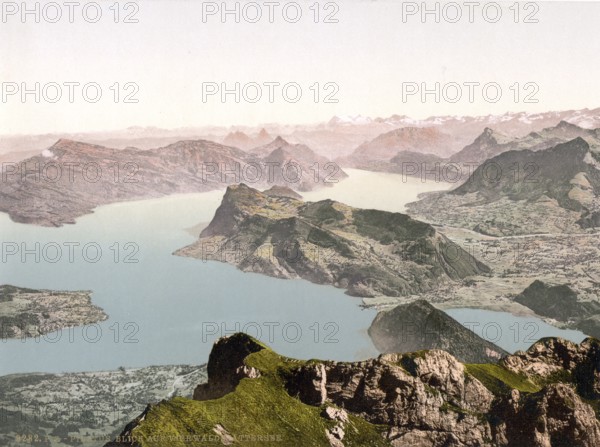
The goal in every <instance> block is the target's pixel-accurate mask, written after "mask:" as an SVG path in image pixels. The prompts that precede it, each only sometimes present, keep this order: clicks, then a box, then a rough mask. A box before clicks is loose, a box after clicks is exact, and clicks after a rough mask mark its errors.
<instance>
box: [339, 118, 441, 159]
mask: <svg viewBox="0 0 600 447" xmlns="http://www.w3.org/2000/svg"><path fill="white" fill-rule="evenodd" d="M451 142H452V137H450V136H449V135H447V134H445V133H443V132H441V131H439V130H438V129H436V128H434V127H423V128H421V127H403V128H400V129H395V130H392V131H390V132H386V133H384V134H381V135H379V136H378V137H376V138H374V139H373V140H371V141H369V142H366V143H363V144H361V145H360V146H358V147H357V148H356V149H355V150H354V152H352V154H350V155H349V156H347V157H343V158H340V159H339V162H340V164H341V165H342V166H349V167H353V168H364V167H368V166H369V164H371V163H373V162H377V161H389V160H390V159H391V158H393V157H394V156H396V155H397V154H398V152H403V151H410V152H416V153H420V154H433V155H437V156H447V155H449V154H450V153H451V150H450V149H449V148H450V146H451Z"/></svg>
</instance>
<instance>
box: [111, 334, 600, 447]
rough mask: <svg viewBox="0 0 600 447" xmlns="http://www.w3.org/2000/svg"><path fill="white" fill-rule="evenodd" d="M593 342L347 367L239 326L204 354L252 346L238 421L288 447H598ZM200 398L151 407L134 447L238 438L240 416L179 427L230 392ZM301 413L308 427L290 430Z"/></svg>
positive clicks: (224, 364) (218, 357)
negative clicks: (288, 353) (479, 357)
mask: <svg viewBox="0 0 600 447" xmlns="http://www.w3.org/2000/svg"><path fill="white" fill-rule="evenodd" d="M599 343H600V342H598V340H595V339H587V340H585V341H584V342H583V343H582V344H580V345H576V344H573V343H570V342H567V341H564V340H561V339H546V340H542V341H540V342H538V343H536V344H535V345H533V346H532V347H531V348H530V349H529V350H528V351H527V352H521V353H517V354H516V355H514V356H508V357H506V358H505V359H503V360H502V362H500V363H499V364H497V365H471V364H467V365H465V364H463V363H461V362H459V361H458V360H457V359H456V358H454V357H453V356H452V355H450V354H448V353H447V352H444V351H441V350H431V351H421V352H417V353H411V354H384V355H381V356H380V357H378V358H377V359H372V360H367V361H363V362H354V363H344V362H327V361H316V360H311V361H308V362H302V361H297V360H292V359H286V358H283V357H278V356H277V355H276V354H275V353H273V352H272V351H270V350H269V349H268V348H263V347H262V346H261V345H260V344H259V343H257V342H256V341H254V340H252V339H251V338H250V337H248V336H246V335H241V334H237V335H234V336H232V337H229V338H227V339H225V340H220V341H219V342H217V344H216V345H215V349H216V350H217V351H218V354H215V355H212V354H211V360H210V362H214V364H213V365H212V368H213V371H216V370H217V369H219V372H220V374H221V375H223V376H226V377H230V378H231V377H235V376H236V375H237V371H238V370H239V368H240V364H239V363H240V360H243V359H242V357H243V353H248V352H251V353H250V354H248V355H247V357H246V358H245V360H243V362H244V363H245V364H246V366H251V365H254V366H255V367H256V365H262V366H258V367H257V368H258V369H259V370H260V374H261V375H260V376H258V377H257V378H249V379H247V380H250V381H253V382H254V383H255V385H253V386H250V385H246V386H244V387H243V388H244V390H243V391H239V387H240V386H241V384H240V385H238V388H236V389H233V390H231V393H233V396H232V398H231V399H230V401H231V400H232V399H233V400H234V401H236V402H238V405H241V406H243V408H242V409H241V411H242V412H243V414H244V418H247V420H248V421H253V422H252V424H253V425H256V426H257V427H262V426H269V427H277V429H278V430H283V433H284V434H285V435H286V436H287V435H289V436H290V437H293V438H294V439H295V441H293V442H292V443H293V444H294V445H298V444H300V445H322V446H333V447H343V446H345V445H387V446H396V447H400V446H407V445H410V446H416V447H446V446H456V447H476V446H490V447H491V446H495V447H498V446H505V447H523V446H527V447H565V446H577V447H595V446H597V445H600V422H599V421H598V418H597V416H596V414H595V412H594V408H595V407H596V408H597V406H598V403H599V401H598V397H600V396H599V395H598V387H597V383H598V367H599V365H600V350H599V349H598V346H599ZM259 348H260V349H259ZM255 349H258V351H255ZM238 350H239V353H236V351H238ZM224 357H227V358H229V357H231V358H232V360H231V361H225V360H224ZM217 362H219V363H218V364H219V367H218V368H217ZM541 365H547V367H542V366H541ZM209 368H211V365H210V363H209ZM222 368H225V369H222ZM226 368H230V370H227V369H226ZM228 383H233V382H228ZM247 383H248V384H249V383H250V382H247ZM211 384H212V385H211ZM496 385H501V386H496ZM211 386H215V387H216V388H217V391H218V392H216V393H215V395H219V394H221V392H222V391H223V388H222V385H221V384H220V383H217V382H214V381H213V382H211V381H209V384H208V387H209V388H210V387H211ZM265 387H270V388H265ZM280 387H282V388H283V390H284V391H283V393H282V390H281V388H280ZM251 390H255V391H254V392H256V393H265V392H267V390H269V391H268V393H270V394H271V395H273V396H279V398H281V399H283V400H282V401H277V402H278V403H277V404H275V405H279V407H278V408H277V409H276V411H275V412H270V410H269V408H268V407H265V406H264V405H262V404H260V403H258V402H261V401H262V400H265V399H267V398H268V397H267V395H265V394H261V396H262V397H261V398H260V400H255V399H257V398H258V397H255V396H253V395H252V394H251V393H252V391H251ZM238 393H243V394H241V395H240V397H242V396H243V399H242V400H240V399H239V398H236V395H237V394H238ZM249 393H250V394H249ZM236 399H237V400H236ZM190 402H191V401H190ZM209 403H210V407H209V406H208V404H209ZM206 404H207V406H206V407H202V406H198V405H202V402H196V403H194V404H190V406H191V408H190V410H189V411H190V412H191V413H188V410H186V406H187V405H188V404H186V402H185V401H182V400H179V401H178V402H176V403H174V404H173V405H174V409H173V410H171V409H170V406H169V405H170V404H169V403H161V404H159V405H158V406H154V407H151V408H149V409H148V410H147V411H146V412H145V413H144V415H143V416H142V417H141V418H138V419H137V420H136V421H134V422H133V423H132V424H130V425H129V426H128V427H127V429H126V431H125V432H124V433H125V434H127V435H128V436H129V437H130V439H136V440H137V442H138V444H137V445H140V446H142V447H146V446H152V445H155V444H152V442H151V439H152V438H148V437H149V436H150V435H151V434H153V435H154V436H156V435H157V434H160V433H161V427H162V428H163V429H164V432H165V433H166V432H168V433H171V434H172V433H173V427H181V428H179V430H182V429H183V430H185V434H187V435H190V434H191V435H193V434H196V433H205V432H206V431H207V430H209V429H210V430H211V431H213V432H216V430H218V431H219V433H221V434H226V435H227V439H228V440H231V441H232V442H233V440H236V436H237V432H239V431H240V430H244V426H239V425H238V426H236V422H238V420H237V419H227V418H226V416H221V417H218V416H214V415H213V416H210V417H209V418H208V421H209V422H208V423H207V424H208V425H203V422H202V421H201V420H198V419H191V420H188V419H186V420H185V421H183V422H182V423H183V425H182V423H179V422H178V420H179V419H178V418H182V417H185V415H187V414H201V413H199V412H205V411H206V412H209V411H214V409H215V408H218V406H219V405H225V404H226V400H224V399H220V400H217V401H210V402H207V403H206ZM298 405H300V407H298ZM192 409H193V411H192ZM211 414H212V413H211ZM217 414H218V413H217ZM265 418H267V419H268V420H266V421H265ZM269 418H274V419H273V421H271V420H270V419H269ZM306 418H309V419H310V421H311V422H310V424H312V425H311V427H315V430H316V431H312V430H309V429H308V428H307V427H306V426H304V428H303V430H304V432H303V431H302V430H300V429H299V428H298V427H300V426H302V424H303V422H305V421H306ZM157 424H158V425H157ZM265 424H266V425H265ZM272 424H275V425H272ZM240 427H241V428H240ZM317 427H325V428H324V429H323V428H317ZM250 428H251V427H249V426H248V427H245V429H246V430H247V429H250ZM372 430H375V431H372ZM309 431H310V433H309ZM175 432H176V431H175ZM374 433H379V434H378V435H374ZM355 436H359V438H358V439H361V441H357V438H356V437H355ZM369 436H374V437H370V438H369ZM121 439H122V438H121ZM148 439H150V441H148ZM365 439H369V441H365ZM244 444H245V443H244V442H240V445H244ZM113 445H133V444H132V443H129V444H128V443H127V442H121V443H120V444H113ZM174 445H180V444H174ZM181 445H182V444H181ZM290 445H292V444H290Z"/></svg>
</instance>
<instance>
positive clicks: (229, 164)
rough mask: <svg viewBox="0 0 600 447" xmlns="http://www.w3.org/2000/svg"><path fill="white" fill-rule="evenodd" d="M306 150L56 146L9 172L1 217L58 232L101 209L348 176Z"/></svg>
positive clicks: (0, 195) (185, 144)
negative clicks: (248, 185)
mask: <svg viewBox="0 0 600 447" xmlns="http://www.w3.org/2000/svg"><path fill="white" fill-rule="evenodd" d="M311 154H314V152H312V151H311V150H310V149H308V148H307V149H306V151H305V153H304V155H305V157H303V158H302V159H299V158H294V157H292V156H288V154H287V153H283V152H282V153H280V154H279V155H280V156H279V157H277V154H270V155H269V156H267V157H264V158H263V157H260V156H256V155H253V154H249V153H247V152H245V151H242V150H241V149H237V148H235V147H229V146H223V145H221V144H218V143H214V142H211V141H205V140H194V141H180V142H177V143H174V144H171V145H168V146H166V147H161V148H157V149H148V150H140V149H136V148H128V149H122V150H118V149H111V148H107V147H103V146H98V145H93V144H88V143H83V142H77V141H71V140H64V139H62V140H59V141H58V142H56V143H55V144H54V145H53V146H51V147H50V148H48V149H46V150H44V151H43V152H42V153H41V154H40V155H37V156H35V157H31V158H28V159H27V160H25V161H23V162H22V163H19V164H14V165H11V166H7V167H5V168H4V171H3V181H2V183H1V184H0V211H2V212H6V213H8V214H9V216H10V217H11V219H13V220H14V221H17V222H23V223H32V224H37V225H43V226H61V225H63V224H65V223H74V222H75V219H76V218H77V217H79V216H82V215H84V214H88V213H90V212H92V210H93V209H94V208H95V207H97V206H100V205H105V204H108V203H114V202H121V201H126V200H133V199H144V198H153V197H162V196H165V195H170V194H177V193H190V192H204V191H211V190H215V189H222V188H225V187H226V186H227V185H229V184H234V183H239V182H241V181H246V182H252V183H253V184H256V185H260V186H274V185H278V186H287V187H290V188H293V189H296V190H300V191H308V190H311V189H314V188H318V187H322V186H331V185H332V184H333V183H335V182H337V181H339V180H341V179H342V178H344V177H345V176H346V174H345V173H344V172H343V171H342V170H340V169H336V170H334V171H333V172H329V171H326V170H325V169H315V165H316V166H321V164H324V163H326V162H328V160H325V159H324V158H323V157H320V156H317V155H316V154H315V155H314V159H311Z"/></svg>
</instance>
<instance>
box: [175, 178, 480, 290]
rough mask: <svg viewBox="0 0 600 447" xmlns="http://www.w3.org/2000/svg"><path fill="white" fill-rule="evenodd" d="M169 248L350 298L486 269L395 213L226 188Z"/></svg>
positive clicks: (428, 285)
mask: <svg viewBox="0 0 600 447" xmlns="http://www.w3.org/2000/svg"><path fill="white" fill-rule="evenodd" d="M175 254H177V255H181V256H189V257H194V258H200V259H204V260H215V261H221V262H228V263H231V264H233V265H235V266H237V267H238V268H239V269H240V270H243V271H249V272H250V271H251V272H257V273H262V274H265V275H269V276H274V277H278V278H303V279H307V280H309V281H311V282H315V283H318V284H329V285H333V286H335V287H340V288H344V289H347V293H348V294H350V295H354V296H362V297H366V296H378V295H387V296H401V295H409V294H413V293H417V292H421V291H425V290H432V289H434V288H436V287H438V286H439V284H440V283H441V282H443V281H449V280H461V279H463V278H466V277H468V276H471V275H476V274H480V273H483V272H487V271H489V269H488V268H487V267H486V266H485V265H483V264H482V263H480V262H479V261H477V260H476V259H475V258H473V257H472V256H470V255H469V254H468V253H466V252H465V251H463V250H462V249H461V248H459V247H458V246H456V245H454V244H452V242H450V240H448V239H447V238H446V237H445V236H443V235H442V234H440V233H438V232H436V230H435V229H434V228H433V227H432V226H430V225H428V224H425V223H423V222H419V221H416V220H413V219H411V218H410V217H409V216H407V215H405V214H400V213H389V212H385V211H377V210H363V209H357V208H352V207H349V206H347V205H344V204H342V203H338V202H334V201H332V200H323V201H320V202H306V203H305V202H302V201H300V200H297V199H295V198H291V197H282V196H281V195H280V196H273V195H268V194H265V193H261V192H260V191H258V190H256V189H253V188H250V187H248V186H246V185H244V184H241V185H237V186H230V187H229V188H228V189H227V192H226V193H225V196H224V197H223V201H222V203H221V206H220V207H219V208H218V209H217V211H216V213H215V216H214V218H213V220H212V222H211V223H210V224H209V225H208V227H206V228H205V229H204V230H203V231H202V233H201V234H200V238H199V239H198V241H196V242H195V243H194V244H192V245H190V246H188V247H185V248H182V249H180V250H178V251H177V252H176V253H175Z"/></svg>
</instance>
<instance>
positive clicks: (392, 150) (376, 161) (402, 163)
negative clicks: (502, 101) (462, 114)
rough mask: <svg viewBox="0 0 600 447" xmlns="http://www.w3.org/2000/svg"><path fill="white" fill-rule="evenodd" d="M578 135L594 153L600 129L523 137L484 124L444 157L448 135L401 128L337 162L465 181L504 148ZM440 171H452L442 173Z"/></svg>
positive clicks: (561, 129) (572, 128)
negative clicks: (457, 176)
mask: <svg viewBox="0 0 600 447" xmlns="http://www.w3.org/2000/svg"><path fill="white" fill-rule="evenodd" d="M578 137H579V138H583V139H585V141H586V142H587V143H588V144H589V145H590V147H591V149H592V151H593V152H598V151H600V128H598V129H584V128H582V127H579V126H577V125H575V124H570V123H568V122H566V121H560V122H559V123H558V124H557V125H556V126H553V127H548V128H544V129H542V130H540V131H538V132H531V133H529V134H528V135H526V136H524V137H521V138H513V137H510V136H508V135H505V134H502V133H500V132H498V131H497V130H494V129H491V128H489V127H486V128H485V129H484V130H483V132H482V133H481V134H480V135H479V136H477V138H475V140H474V141H473V142H471V143H470V144H468V145H467V146H465V147H464V148H463V149H461V150H460V151H458V152H456V153H453V154H452V155H450V156H448V155H447V154H448V151H447V148H448V147H449V145H450V142H451V141H452V139H451V137H450V136H449V135H447V134H441V133H440V132H439V130H437V129H436V128H403V129H397V130H394V131H391V132H388V133H386V134H383V135H380V136H378V137H377V138H375V139H374V140H373V141H371V142H369V143H365V144H363V145H361V146H359V147H358V148H357V149H356V150H355V151H354V152H353V153H352V154H350V155H349V156H346V157H341V158H338V159H337V160H336V161H337V162H338V163H339V164H340V165H341V166H347V167H353V168H359V169H366V170H371V171H382V172H392V173H402V174H405V175H414V176H416V177H421V178H430V179H431V178H434V177H435V172H436V170H437V174H438V178H439V180H444V177H447V178H450V179H452V182H454V181H455V180H454V172H456V171H461V174H464V175H463V176H462V177H461V178H462V180H466V179H467V178H468V174H470V173H471V172H472V171H473V169H474V168H476V167H477V166H479V165H480V164H482V163H483V162H485V161H486V160H488V159H490V158H493V157H495V156H496V155H500V154H502V153H503V152H509V151H517V150H524V149H528V150H531V151H540V150H543V149H548V148H551V147H553V146H556V145H557V144H560V143H566V142H568V141H570V140H573V139H575V138H578ZM444 154H446V155H444ZM436 166H437V167H436ZM443 169H452V170H453V172H448V173H446V174H442V173H441V170H443Z"/></svg>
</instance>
